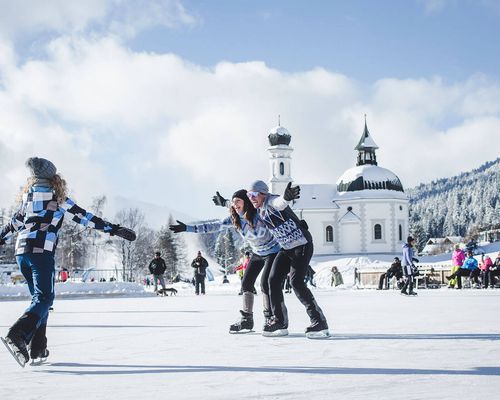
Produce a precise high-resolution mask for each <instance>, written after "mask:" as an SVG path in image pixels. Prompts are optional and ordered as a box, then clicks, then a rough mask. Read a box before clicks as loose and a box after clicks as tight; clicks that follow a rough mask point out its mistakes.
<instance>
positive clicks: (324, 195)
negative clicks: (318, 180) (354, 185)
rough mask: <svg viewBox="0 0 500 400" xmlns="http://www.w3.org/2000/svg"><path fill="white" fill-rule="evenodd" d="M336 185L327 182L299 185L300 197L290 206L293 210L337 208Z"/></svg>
mask: <svg viewBox="0 0 500 400" xmlns="http://www.w3.org/2000/svg"><path fill="white" fill-rule="evenodd" d="M336 196H337V186H336V185H328V184H317V185H314V184H309V185H302V184H301V185H300V199H298V200H296V201H295V202H294V204H293V206H292V208H293V209H295V210H301V209H337V208H339V206H338V205H337V204H336V203H335V200H334V199H335V197H336Z"/></svg>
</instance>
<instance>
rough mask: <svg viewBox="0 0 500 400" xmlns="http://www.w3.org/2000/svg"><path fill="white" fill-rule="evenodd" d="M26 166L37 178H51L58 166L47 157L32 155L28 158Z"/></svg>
mask: <svg viewBox="0 0 500 400" xmlns="http://www.w3.org/2000/svg"><path fill="white" fill-rule="evenodd" d="M26 167H28V169H29V170H30V172H31V175H32V176H34V177H35V178H42V179H51V178H53V177H54V175H55V174H56V172H57V168H56V166H55V165H54V164H53V163H52V162H51V161H49V160H46V159H45V158H38V157H30V158H28V159H27V160H26Z"/></svg>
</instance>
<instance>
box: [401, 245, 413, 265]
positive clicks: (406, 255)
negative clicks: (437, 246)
mask: <svg viewBox="0 0 500 400" xmlns="http://www.w3.org/2000/svg"><path fill="white" fill-rule="evenodd" d="M401 265H402V266H403V267H406V266H409V265H413V247H411V246H410V245H408V243H405V244H404V245H403V260H401Z"/></svg>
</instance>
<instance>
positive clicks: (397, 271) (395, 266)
mask: <svg viewBox="0 0 500 400" xmlns="http://www.w3.org/2000/svg"><path fill="white" fill-rule="evenodd" d="M385 276H386V277H387V279H391V278H392V277H393V276H395V277H396V279H401V278H402V276H403V274H402V270H401V262H400V261H396V262H393V263H392V264H391V266H390V268H389V269H388V270H387V272H386V275H385Z"/></svg>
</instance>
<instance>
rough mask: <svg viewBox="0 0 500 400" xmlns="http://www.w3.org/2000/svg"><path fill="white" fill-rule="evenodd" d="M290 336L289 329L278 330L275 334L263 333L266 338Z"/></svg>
mask: <svg viewBox="0 0 500 400" xmlns="http://www.w3.org/2000/svg"><path fill="white" fill-rule="evenodd" d="M287 335H288V329H278V330H276V331H274V332H266V331H263V332H262V336H265V337H279V336H287Z"/></svg>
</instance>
